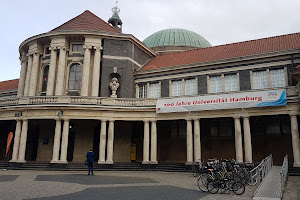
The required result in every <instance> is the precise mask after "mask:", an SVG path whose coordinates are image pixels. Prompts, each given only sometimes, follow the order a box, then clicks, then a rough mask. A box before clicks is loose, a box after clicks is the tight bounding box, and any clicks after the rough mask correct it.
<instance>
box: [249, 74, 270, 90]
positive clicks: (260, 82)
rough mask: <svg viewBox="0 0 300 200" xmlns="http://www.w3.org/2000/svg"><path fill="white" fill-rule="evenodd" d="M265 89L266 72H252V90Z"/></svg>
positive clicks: (266, 84) (266, 82)
mask: <svg viewBox="0 0 300 200" xmlns="http://www.w3.org/2000/svg"><path fill="white" fill-rule="evenodd" d="M267 87H268V81H267V71H260V72H253V89H262V88H267Z"/></svg>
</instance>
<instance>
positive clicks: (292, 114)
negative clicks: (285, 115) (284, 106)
mask: <svg viewBox="0 0 300 200" xmlns="http://www.w3.org/2000/svg"><path fill="white" fill-rule="evenodd" d="M289 115H290V116H291V117H292V116H295V117H296V116H298V115H299V112H297V111H292V112H290V113H289Z"/></svg>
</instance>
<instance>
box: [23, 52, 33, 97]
mask: <svg viewBox="0 0 300 200" xmlns="http://www.w3.org/2000/svg"><path fill="white" fill-rule="evenodd" d="M27 56H28V64H27V71H26V80H25V88H24V96H28V94H29V85H30V75H31V68H32V59H33V57H32V54H29V53H28V54H27Z"/></svg>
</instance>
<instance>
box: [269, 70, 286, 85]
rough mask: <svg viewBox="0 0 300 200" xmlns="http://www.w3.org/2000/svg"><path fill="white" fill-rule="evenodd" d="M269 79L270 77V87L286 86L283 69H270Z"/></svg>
mask: <svg viewBox="0 0 300 200" xmlns="http://www.w3.org/2000/svg"><path fill="white" fill-rule="evenodd" d="M270 79H271V87H284V86H286V83H285V73H284V69H274V70H270Z"/></svg>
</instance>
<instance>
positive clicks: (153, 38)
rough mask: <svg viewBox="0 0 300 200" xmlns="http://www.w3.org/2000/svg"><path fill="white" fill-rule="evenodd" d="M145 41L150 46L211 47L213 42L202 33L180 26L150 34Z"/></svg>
mask: <svg viewBox="0 0 300 200" xmlns="http://www.w3.org/2000/svg"><path fill="white" fill-rule="evenodd" d="M143 42H144V43H145V44H146V45H147V46H148V47H150V48H152V47H160V46H193V47H199V48H206V47H211V44H210V43H209V42H208V41H207V40H206V39H205V38H204V37H202V36H201V35H199V34H197V33H195V32H193V31H189V30H186V29H179V28H172V29H165V30H161V31H158V32H156V33H153V34H152V35H150V36H148V37H147V38H146V39H145V40H144V41H143Z"/></svg>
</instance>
